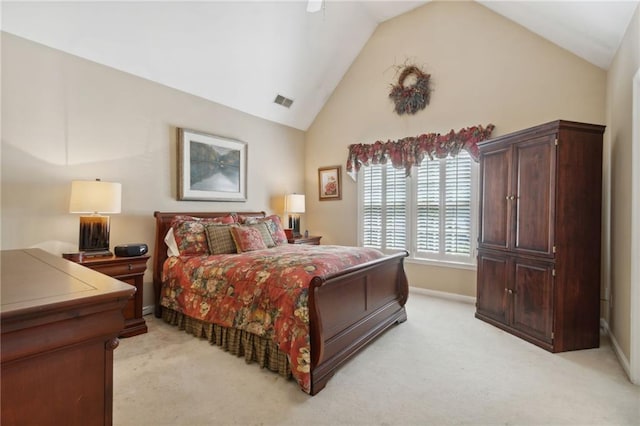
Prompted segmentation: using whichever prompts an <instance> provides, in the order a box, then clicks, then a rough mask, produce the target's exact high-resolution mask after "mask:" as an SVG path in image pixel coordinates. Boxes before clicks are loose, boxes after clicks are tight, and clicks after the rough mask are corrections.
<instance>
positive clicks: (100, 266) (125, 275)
mask: <svg viewBox="0 0 640 426" xmlns="http://www.w3.org/2000/svg"><path fill="white" fill-rule="evenodd" d="M148 260H149V256H135V257H116V256H107V257H94V258H86V257H85V258H83V259H82V260H80V261H76V263H78V264H80V265H82V266H86V267H87V268H90V269H93V270H94V271H97V272H101V273H103V274H105V275H109V276H110V277H113V278H116V279H118V280H120V281H124V282H125V283H127V284H131V285H132V286H134V287H135V288H136V292H135V294H134V295H133V296H131V299H129V301H128V302H127V304H126V305H125V307H124V309H123V310H122V313H123V314H124V329H123V330H122V331H121V332H120V336H119V337H131V336H135V335H137V334H142V333H146V332H147V324H146V322H145V321H144V318H143V317H142V285H143V282H144V272H145V271H146V270H147V261H148Z"/></svg>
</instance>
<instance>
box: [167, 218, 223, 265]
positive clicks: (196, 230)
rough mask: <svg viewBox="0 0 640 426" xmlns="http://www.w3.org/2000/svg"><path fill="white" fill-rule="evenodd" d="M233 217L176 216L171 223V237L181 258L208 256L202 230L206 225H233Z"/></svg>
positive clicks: (205, 238)
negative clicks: (174, 240) (173, 238)
mask: <svg viewBox="0 0 640 426" xmlns="http://www.w3.org/2000/svg"><path fill="white" fill-rule="evenodd" d="M234 222H235V220H234V218H233V216H231V215H228V216H222V217H205V218H202V217H192V216H182V215H179V216H176V217H174V218H173V220H172V221H171V227H172V228H173V235H174V237H175V239H176V244H177V246H178V250H179V251H180V255H181V256H193V255H203V254H209V245H208V244H207V235H206V233H205V230H204V225H205V224H206V223H220V224H230V223H234Z"/></svg>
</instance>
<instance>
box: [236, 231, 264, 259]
mask: <svg viewBox="0 0 640 426" xmlns="http://www.w3.org/2000/svg"><path fill="white" fill-rule="evenodd" d="M231 236H232V237H233V241H234V242H235V243H236V249H237V250H238V253H242V252H245V251H253V250H261V249H265V248H267V246H266V245H265V243H264V240H263V239H262V235H261V234H260V231H258V229H257V228H255V227H251V226H234V227H232V228H231Z"/></svg>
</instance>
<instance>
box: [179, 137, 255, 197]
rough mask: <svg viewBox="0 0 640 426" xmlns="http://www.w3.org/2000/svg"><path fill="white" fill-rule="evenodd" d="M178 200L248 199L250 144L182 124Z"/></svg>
mask: <svg viewBox="0 0 640 426" xmlns="http://www.w3.org/2000/svg"><path fill="white" fill-rule="evenodd" d="M178 200H196V201H247V144H246V143H244V142H240V141H236V140H233V139H225V138H222V137H219V136H214V135H209V134H206V133H201V132H196V131H194V130H188V129H180V128H178Z"/></svg>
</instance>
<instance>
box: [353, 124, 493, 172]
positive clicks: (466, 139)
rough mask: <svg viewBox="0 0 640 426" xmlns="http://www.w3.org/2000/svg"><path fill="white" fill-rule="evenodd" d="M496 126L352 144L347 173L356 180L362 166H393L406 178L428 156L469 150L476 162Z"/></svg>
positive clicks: (441, 155) (453, 154)
mask: <svg viewBox="0 0 640 426" xmlns="http://www.w3.org/2000/svg"><path fill="white" fill-rule="evenodd" d="M494 127H495V126H494V125H493V124H489V125H487V127H482V126H480V125H478V126H473V127H467V128H466V129H460V130H459V131H457V132H455V131H454V130H453V129H452V130H451V131H450V132H449V133H447V134H444V135H441V134H439V133H425V134H422V135H419V136H415V137H412V136H410V137H406V138H402V139H398V140H397V141H387V142H382V141H377V142H374V143H372V144H362V143H358V144H353V145H349V157H348V158H347V173H349V174H350V175H351V176H352V177H355V174H356V173H357V172H358V170H360V167H362V166H368V165H369V164H386V162H387V161H389V160H390V161H391V164H392V165H393V167H395V168H396V169H401V168H404V169H405V173H406V176H409V175H411V167H413V166H419V165H420V163H422V160H423V159H424V158H425V156H428V157H429V159H431V160H433V159H434V158H445V157H446V156H447V155H450V156H452V157H455V156H456V155H457V154H458V153H459V152H460V150H461V149H464V150H466V151H467V152H468V153H469V155H471V158H473V160H474V161H476V162H477V161H478V158H479V152H478V145H477V144H478V142H480V141H483V140H485V139H488V138H489V136H491V132H492V131H493V129H494Z"/></svg>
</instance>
